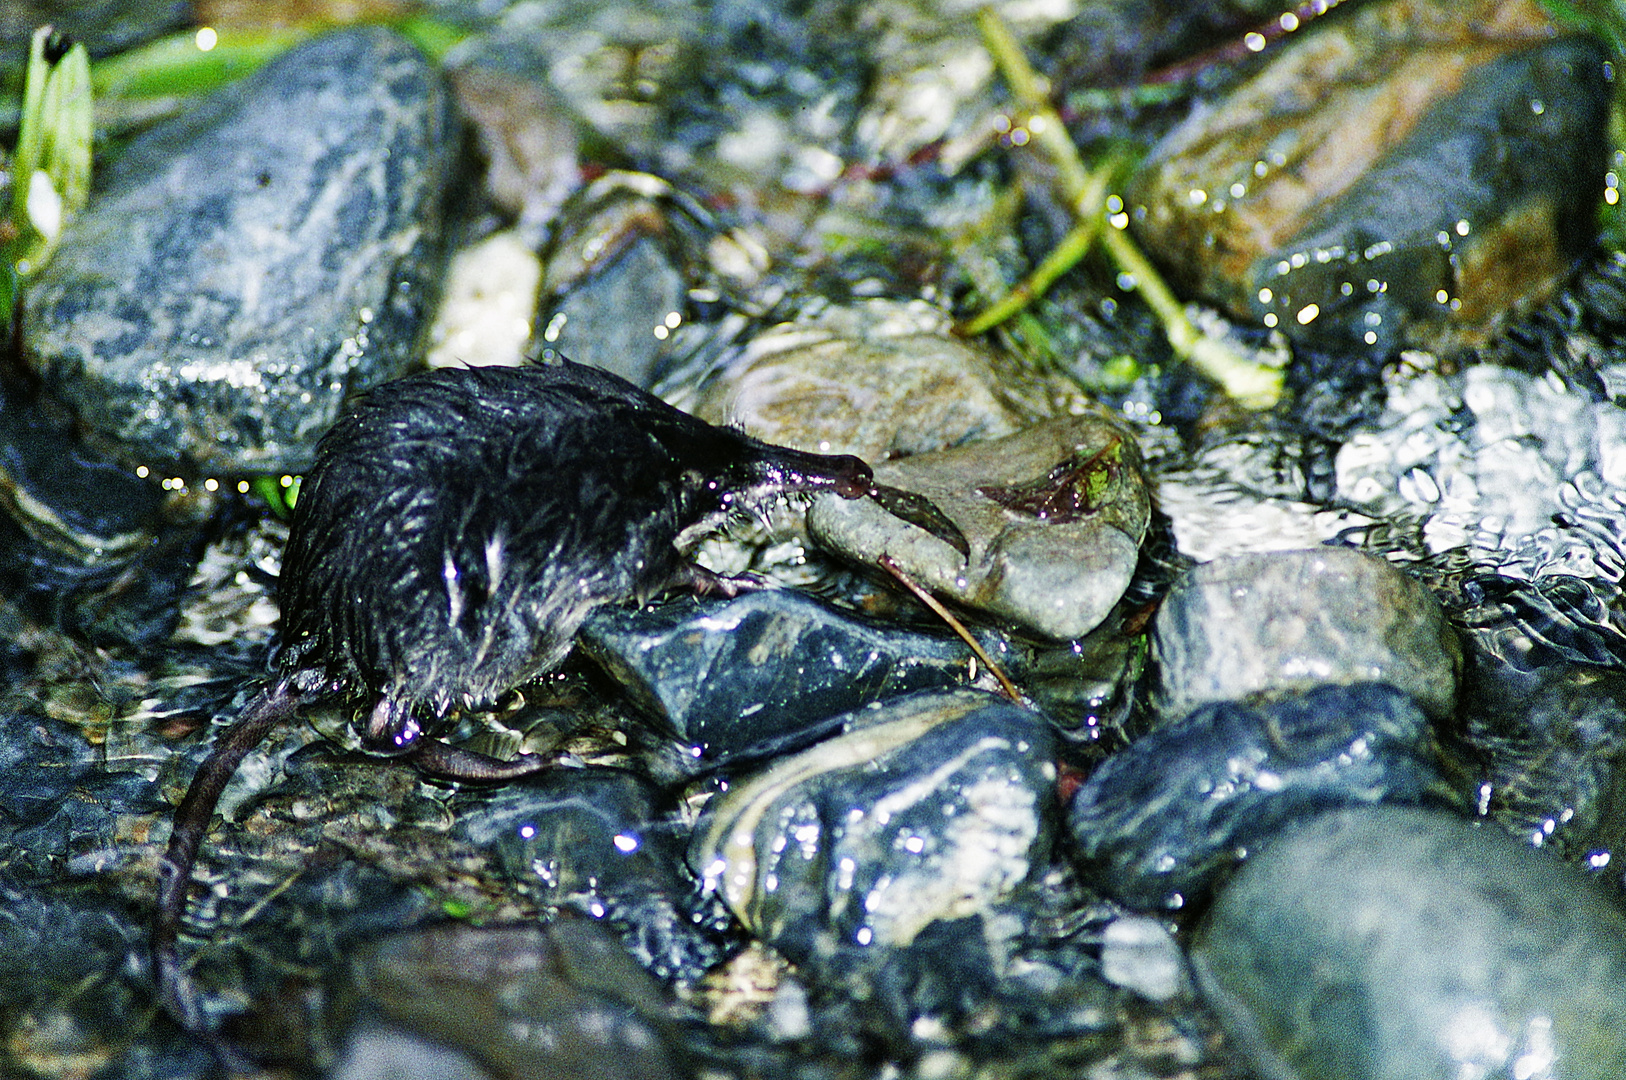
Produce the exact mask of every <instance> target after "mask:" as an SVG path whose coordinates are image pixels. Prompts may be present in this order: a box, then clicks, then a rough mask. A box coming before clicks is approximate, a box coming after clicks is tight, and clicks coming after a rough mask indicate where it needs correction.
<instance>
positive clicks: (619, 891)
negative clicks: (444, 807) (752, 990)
mask: <svg viewBox="0 0 1626 1080" xmlns="http://www.w3.org/2000/svg"><path fill="white" fill-rule="evenodd" d="M676 814H677V810H676V807H675V806H672V805H668V802H667V800H665V799H664V798H662V797H661V795H660V793H659V791H658V789H657V788H656V787H655V785H654V784H653V783H652V782H650V781H649V780H646V779H644V778H643V777H642V776H640V775H639V774H637V773H633V772H629V771H626V770H623V769H611V768H585V769H551V770H548V771H545V772H542V773H540V774H538V775H536V776H534V777H530V778H527V779H526V780H525V781H523V782H521V783H515V784H509V785H504V786H503V787H501V788H499V789H498V790H495V791H481V792H471V793H470V795H469V797H468V798H467V799H465V800H462V801H460V803H459V806H458V808H457V826H456V831H457V832H458V834H460V835H461V836H463V837H464V838H466V839H467V840H469V841H470V842H471V843H473V844H475V845H476V846H477V847H480V848H483V849H486V850H490V851H494V852H495V853H496V854H497V856H498V857H499V858H500V859H501V860H502V864H503V867H504V869H505V871H506V873H507V876H508V879H509V881H511V882H512V883H513V885H514V886H515V888H517V889H518V890H519V891H520V892H521V893H523V894H526V895H528V896H531V897H533V898H534V899H535V900H536V902H537V903H538V904H540V905H542V906H543V907H545V908H547V909H549V910H554V909H561V908H562V909H569V910H573V911H579V912H581V913H582V914H584V915H589V916H591V917H593V918H602V919H608V920H610V922H611V923H612V924H613V925H614V926H615V927H616V928H617V929H618V930H619V931H620V932H621V935H622V940H623V943H624V944H625V945H626V946H627V949H628V951H630V952H631V953H632V954H633V956H634V957H636V958H637V960H638V961H639V963H641V964H642V965H643V966H644V967H645V968H647V969H649V970H651V971H653V972H655V973H656V974H658V975H661V976H662V977H666V978H672V977H680V976H686V975H693V974H694V973H695V972H698V971H703V970H705V969H706V968H708V967H710V966H711V965H713V964H715V963H716V962H717V961H718V960H719V959H720V958H721V947H720V945H719V943H718V942H716V941H714V940H712V939H711V938H710V937H708V935H707V933H706V931H705V930H704V929H703V928H702V927H700V926H698V925H696V923H695V921H694V920H692V919H689V918H688V917H686V915H685V914H684V912H685V910H686V907H687V899H688V897H689V895H690V893H691V892H692V891H693V881H692V879H691V878H690V877H689V876H688V874H687V873H686V872H685V870H684V868H683V854H684V853H683V845H684V839H685V838H684V835H680V832H681V830H680V827H679V826H678V824H677V822H676V820H675V818H676Z"/></svg>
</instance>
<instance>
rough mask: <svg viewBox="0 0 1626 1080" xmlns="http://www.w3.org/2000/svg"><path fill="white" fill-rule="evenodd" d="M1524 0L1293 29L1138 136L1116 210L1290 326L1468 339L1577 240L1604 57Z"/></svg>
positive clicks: (1171, 259)
mask: <svg viewBox="0 0 1626 1080" xmlns="http://www.w3.org/2000/svg"><path fill="white" fill-rule="evenodd" d="M1555 34H1556V28H1555V26H1554V24H1553V23H1552V21H1551V20H1550V19H1549V18H1548V16H1547V15H1546V14H1545V13H1544V12H1542V11H1541V9H1540V8H1539V7H1538V6H1537V5H1536V4H1534V3H1532V2H1529V0H1475V2H1472V3H1463V4H1453V3H1439V2H1437V0H1388V2H1386V3H1379V4H1373V5H1364V6H1362V8H1361V9H1360V10H1359V11H1358V12H1356V13H1355V14H1354V15H1353V16H1352V17H1350V18H1346V19H1329V20H1326V22H1325V23H1322V22H1319V21H1318V22H1317V23H1316V25H1315V26H1314V27H1313V28H1312V29H1311V30H1310V31H1309V32H1308V33H1307V34H1305V35H1303V37H1302V39H1300V40H1295V41H1292V42H1290V43H1289V44H1288V45H1287V46H1286V47H1285V48H1284V49H1283V50H1282V51H1281V53H1280V54H1279V56H1278V57H1277V58H1276V59H1275V60H1273V61H1272V62H1271V63H1269V64H1268V65H1267V66H1266V67H1265V68H1264V69H1263V70H1262V71H1260V72H1259V73H1258V74H1257V75H1255V76H1254V77H1253V78H1251V79H1250V80H1248V81H1247V82H1245V83H1244V84H1242V85H1241V86H1240V87H1238V88H1236V89H1235V90H1233V91H1231V92H1230V93H1229V94H1228V95H1227V96H1226V97H1225V98H1224V99H1223V100H1222V101H1220V102H1219V103H1218V105H1217V106H1216V107H1215V108H1213V109H1210V110H1200V111H1197V112H1194V113H1193V114H1192V116H1191V118H1190V119H1189V120H1188V121H1186V122H1185V123H1184V124H1183V125H1181V126H1180V127H1179V128H1177V129H1176V130H1175V131H1174V132H1173V133H1171V134H1170V135H1169V136H1168V137H1167V138H1165V139H1164V141H1163V142H1162V143H1160V144H1159V146H1158V147H1157V148H1155V149H1154V150H1153V152H1152V155H1151V157H1150V159H1149V160H1148V163H1147V164H1146V166H1145V167H1144V168H1143V170H1142V172H1141V174H1140V176H1139V177H1138V178H1137V179H1136V180H1135V181H1134V182H1133V183H1132V185H1131V191H1130V193H1129V195H1128V196H1127V199H1128V201H1129V202H1130V203H1131V204H1134V205H1140V206H1144V213H1142V212H1139V211H1137V213H1136V215H1135V221H1136V224H1135V226H1134V228H1135V229H1136V231H1137V232H1138V233H1139V234H1140V236H1141V237H1142V239H1143V240H1144V241H1145V242H1146V244H1147V246H1148V248H1149V250H1150V251H1151V252H1152V253H1154V255H1155V256H1156V257H1157V258H1159V259H1160V260H1162V261H1163V262H1164V263H1165V264H1166V265H1168V266H1169V267H1170V269H1171V270H1172V271H1173V272H1175V273H1176V274H1177V275H1178V277H1179V278H1180V279H1182V280H1183V282H1184V283H1185V285H1186V286H1187V287H1188V288H1189V289H1191V290H1192V291H1193V292H1195V293H1196V294H1198V295H1200V296H1204V297H1206V298H1208V299H1210V300H1212V301H1215V302H1217V303H1220V304H1221V305H1223V306H1225V307H1226V308H1227V309H1228V310H1229V311H1230V312H1231V313H1232V314H1233V315H1236V316H1237V317H1240V318H1247V319H1251V320H1254V321H1262V322H1263V323H1264V324H1265V325H1266V326H1270V327H1275V328H1278V329H1280V330H1281V331H1282V332H1284V333H1286V334H1288V335H1290V336H1293V337H1298V338H1312V339H1316V340H1320V341H1326V342H1328V343H1331V344H1341V345H1343V346H1344V347H1347V346H1348V345H1351V344H1353V345H1356V346H1357V347H1359V346H1360V345H1363V344H1364V345H1367V346H1372V347H1375V348H1377V349H1379V350H1381V351H1383V352H1388V351H1390V350H1392V349H1394V348H1395V347H1396V346H1398V345H1400V344H1402V343H1408V342H1423V343H1429V344H1433V345H1436V346H1448V345H1452V344H1477V343H1482V342H1483V341H1484V340H1485V338H1486V336H1487V332H1488V330H1489V328H1490V327H1492V326H1493V325H1495V324H1498V323H1499V322H1501V321H1503V320H1505V318H1506V316H1507V314H1508V312H1509V311H1510V310H1513V309H1515V308H1519V307H1528V306H1531V305H1533V304H1534V303H1535V302H1537V301H1539V300H1541V299H1543V298H1545V297H1546V296H1547V295H1549V294H1550V293H1551V292H1552V291H1553V290H1554V289H1555V288H1556V287H1557V286H1558V284H1559V283H1560V281H1561V279H1562V278H1563V276H1564V275H1565V274H1566V273H1568V271H1569V270H1570V269H1571V267H1572V265H1573V263H1574V262H1575V260H1576V259H1577V258H1578V257H1579V256H1580V255H1581V253H1582V252H1583V251H1584V250H1585V249H1586V246H1587V245H1588V244H1590V243H1591V242H1592V238H1593V236H1594V229H1593V223H1592V217H1593V211H1594V208H1595V207H1596V206H1597V201H1598V199H1599V197H1600V196H1601V195H1602V193H1603V173H1604V167H1605V164H1606V163H1605V153H1606V147H1607V145H1608V140H1607V138H1606V137H1605V135H1604V131H1605V127H1606V123H1607V111H1608V100H1609V86H1608V74H1607V71H1606V61H1607V59H1608V56H1607V54H1606V52H1605V51H1604V49H1603V48H1602V46H1600V45H1599V44H1598V43H1596V42H1594V41H1593V40H1591V39H1589V38H1582V37H1565V38H1561V39H1558V40H1554V36H1555Z"/></svg>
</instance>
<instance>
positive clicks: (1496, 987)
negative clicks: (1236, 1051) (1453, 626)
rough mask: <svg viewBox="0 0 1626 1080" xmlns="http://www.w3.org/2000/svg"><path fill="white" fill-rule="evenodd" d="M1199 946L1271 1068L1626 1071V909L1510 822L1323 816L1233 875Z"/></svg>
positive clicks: (1415, 814)
mask: <svg viewBox="0 0 1626 1080" xmlns="http://www.w3.org/2000/svg"><path fill="white" fill-rule="evenodd" d="M1192 963H1193V966H1194V968H1195V971H1196V974H1197V978H1198V983H1199V986H1200V987H1201V989H1202V992H1203V995H1204V996H1205V997H1206V998H1207V999H1208V1001H1209V1003H1210V1004H1211V1005H1213V1006H1214V1008H1215V1009H1216V1010H1217V1011H1218V1012H1219V1014H1220V1017H1221V1018H1222V1020H1223V1021H1224V1023H1225V1026H1226V1027H1227V1028H1228V1029H1229V1030H1230V1032H1231V1034H1232V1035H1233V1037H1235V1038H1236V1040H1237V1041H1238V1042H1239V1043H1240V1044H1241V1045H1242V1046H1243V1048H1244V1049H1245V1050H1246V1051H1248V1053H1249V1054H1250V1055H1251V1056H1252V1058H1253V1059H1254V1062H1255V1064H1256V1066H1257V1067H1258V1068H1259V1070H1260V1073H1261V1075H1263V1076H1265V1077H1268V1078H1269V1080H1461V1078H1463V1077H1487V1078H1488V1077H1527V1078H1534V1077H1548V1078H1552V1080H1614V1078H1616V1077H1619V1076H1621V1075H1626V917H1623V916H1622V914H1621V912H1620V911H1619V910H1618V909H1617V908H1616V907H1614V906H1613V905H1611V904H1609V903H1608V902H1606V901H1605V900H1604V899H1603V898H1602V896H1600V895H1599V894H1597V893H1595V892H1594V891H1593V890H1592V887H1591V883H1589V882H1588V881H1586V880H1585V879H1584V878H1583V877H1582V876H1581V875H1580V874H1579V873H1577V872H1576V871H1574V870H1573V869H1571V868H1570V867H1567V866H1565V865H1564V864H1563V863H1561V862H1559V861H1558V860H1557V859H1555V858H1552V857H1550V856H1548V855H1547V854H1546V853H1545V852H1539V851H1534V850H1531V849H1530V848H1528V847H1526V846H1524V845H1522V844H1520V843H1519V842H1518V841H1516V840H1514V839H1512V838H1511V837H1509V836H1508V835H1507V834H1505V833H1503V832H1502V831H1501V830H1500V829H1499V828H1497V827H1496V826H1494V825H1489V824H1477V825H1476V824H1471V823H1469V822H1467V821H1463V820H1461V819H1459V818H1456V817H1453V816H1451V815H1449V814H1443V813H1436V812H1430V811H1423V810H1416V809H1404V808H1400V807H1384V808H1381V809H1374V810H1346V811H1342V812H1339V813H1335V814H1330V815H1327V816H1325V817H1322V818H1318V819H1317V820H1316V821H1314V822H1313V823H1311V824H1309V825H1307V826H1305V827H1303V828H1302V829H1300V830H1298V831H1296V832H1294V833H1292V834H1291V835H1287V836H1283V837H1281V838H1280V839H1278V840H1276V841H1274V842H1272V843H1271V844H1270V845H1269V846H1267V847H1265V848H1264V849H1263V850H1261V851H1260V852H1259V853H1258V854H1257V855H1255V856H1254V858H1253V859H1252V860H1251V861H1250V862H1249V863H1248V864H1247V865H1246V866H1244V867H1243V868H1242V870H1241V871H1239V872H1238V874H1237V876H1236V877H1235V878H1234V879H1233V880H1232V881H1231V882H1230V884H1229V885H1227V886H1226V887H1225V888H1224V889H1223V890H1222V891H1221V893H1220V895H1219V898H1218V900H1217V901H1216V902H1215V904H1214V906H1213V908H1212V909H1211V910H1210V912H1209V914H1208V916H1207V918H1206V919H1205V920H1204V922H1203V924H1202V926H1201V927H1200V929H1199V930H1198V933H1197V936H1196V940H1195V943H1194V946H1193V950H1192Z"/></svg>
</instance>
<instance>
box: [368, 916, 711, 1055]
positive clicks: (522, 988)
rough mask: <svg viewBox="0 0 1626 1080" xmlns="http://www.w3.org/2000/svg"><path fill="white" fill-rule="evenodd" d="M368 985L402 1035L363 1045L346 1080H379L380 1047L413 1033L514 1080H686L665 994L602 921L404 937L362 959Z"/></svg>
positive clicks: (455, 929) (371, 998)
mask: <svg viewBox="0 0 1626 1080" xmlns="http://www.w3.org/2000/svg"><path fill="white" fill-rule="evenodd" d="M356 973H357V979H356V981H357V984H358V989H359V991H360V995H361V1000H362V1001H363V1002H364V1003H366V1004H367V1005H369V1006H371V1007H372V1008H373V1009H375V1010H376V1011H377V1012H378V1013H379V1014H381V1015H382V1016H383V1017H385V1018H386V1019H387V1021H389V1022H390V1024H388V1025H381V1026H383V1028H384V1030H383V1032H363V1033H361V1034H362V1037H361V1038H358V1039H356V1040H355V1041H353V1042H352V1044H351V1049H350V1053H349V1062H348V1063H347V1065H345V1066H343V1067H341V1069H340V1070H339V1074H338V1075H339V1076H341V1077H358V1078H359V1077H361V1076H365V1075H368V1074H367V1073H365V1072H363V1071H362V1070H363V1068H364V1067H365V1062H366V1061H367V1059H368V1057H369V1056H370V1055H371V1054H376V1053H378V1051H377V1050H375V1049H372V1048H371V1046H370V1042H371V1041H372V1040H373V1039H377V1038H379V1036H380V1035H382V1036H383V1037H384V1038H386V1039H398V1038H400V1037H401V1035H402V1033H403V1031H404V1032H405V1033H408V1037H411V1035H417V1036H419V1037H424V1036H427V1037H428V1038H429V1039H432V1040H433V1041H434V1042H436V1043H439V1044H441V1045H442V1046H448V1045H449V1046H452V1047H456V1048H458V1049H459V1050H461V1051H462V1052H463V1053H464V1054H465V1055H467V1057H469V1058H473V1059H474V1060H476V1061H478V1062H481V1063H484V1064H486V1065H488V1066H489V1067H490V1068H491V1071H492V1075H496V1076H502V1077H520V1076H537V1077H541V1076H547V1077H557V1078H559V1080H596V1078H599V1077H604V1078H606V1080H610V1078H617V1080H619V1078H626V1080H645V1078H648V1080H669V1078H676V1077H680V1076H683V1075H684V1071H683V1070H682V1069H680V1068H679V1066H678V1065H677V1063H676V1061H675V1060H674V1057H673V1054H672V1051H671V1050H670V1049H668V1048H667V1047H666V1045H665V1044H664V1042H663V1038H662V1035H661V1033H660V1030H659V1024H660V1022H661V1020H662V1019H663V1017H664V1015H665V1012H666V1003H665V1000H664V998H663V996H662V994H661V990H660V988H659V986H658V985H657V984H656V983H655V982H654V980H652V979H651V978H650V977H649V975H648V973H647V972H645V971H644V970H642V969H641V968H639V967H638V966H637V965H636V964H634V963H633V962H632V960H631V959H630V958H628V956H627V955H626V953H624V952H622V951H621V949H620V946H619V945H618V944H617V943H616V941H615V939H614V937H613V936H612V935H610V934H607V933H605V932H604V930H603V928H602V927H600V926H598V925H596V924H594V923H593V922H592V921H591V920H585V919H566V920H561V921H559V922H556V923H554V924H552V925H551V926H549V927H546V928H543V927H534V926H533V927H523V926H511V927H490V928H481V927H474V926H462V925H456V924H451V925H446V926H440V927H433V928H428V929H425V930H420V931H416V932H413V933H406V934H399V935H396V936H394V937H391V938H386V939H384V940H383V941H381V942H379V943H378V944H377V945H376V946H374V947H372V948H370V949H368V950H367V951H366V954H365V955H364V956H362V957H360V958H358V961H357V963H356ZM391 1026H395V1029H394V1030H391ZM375 1075H376V1074H375Z"/></svg>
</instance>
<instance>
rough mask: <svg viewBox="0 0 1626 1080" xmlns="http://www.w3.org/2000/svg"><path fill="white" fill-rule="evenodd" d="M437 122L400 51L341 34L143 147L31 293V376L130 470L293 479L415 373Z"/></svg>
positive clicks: (402, 47) (436, 203) (134, 148)
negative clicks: (343, 411)
mask: <svg viewBox="0 0 1626 1080" xmlns="http://www.w3.org/2000/svg"><path fill="white" fill-rule="evenodd" d="M449 108H450V106H449V99H448V95H447V94H446V93H445V91H444V88H443V87H442V85H441V79H440V76H439V74H438V73H437V72H436V70H435V69H434V68H433V66H431V65H430V63H429V61H428V60H427V59H425V58H424V57H423V55H422V54H420V53H419V52H418V51H417V50H416V49H415V48H414V47H413V46H412V45H411V44H410V43H408V42H407V41H406V40H405V39H403V38H401V37H399V36H397V35H396V34H394V33H392V32H389V31H386V30H383V29H377V28H373V29H350V30H343V31H338V32H335V33H332V34H328V35H326V36H323V37H320V38H317V39H316V40H314V41H311V42H309V43H308V44H305V45H303V46H301V47H299V48H296V49H293V50H291V51H290V52H288V53H286V54H285V55H283V56H282V57H281V58H279V59H278V60H276V61H274V62H272V63H271V64H268V65H267V66H266V67H265V68H263V69H262V70H261V71H259V72H258V73H256V74H255V75H253V76H251V77H249V78H247V79H245V80H243V81H242V82H240V83H237V84H235V85H233V86H230V87H227V88H226V89H224V90H222V91H220V92H218V93H216V94H215V95H213V96H211V97H209V98H208V99H206V100H204V101H203V102H201V103H199V104H198V105H197V106H195V107H194V108H193V109H192V110H191V111H190V112H188V113H187V114H186V115H184V116H182V117H180V118H178V119H176V120H173V121H170V122H168V123H165V124H162V125H160V126H158V127H156V128H154V129H152V130H151V131H149V132H147V133H146V134H145V135H143V136H142V137H140V138H138V139H137V140H135V141H134V142H133V143H132V144H131V146H130V147H129V148H128V149H127V150H126V151H125V152H124V154H123V155H122V156H121V157H120V158H119V159H118V160H117V161H116V162H115V164H114V165H113V166H112V168H111V169H109V170H108V173H107V175H106V176H105V177H104V178H103V184H102V187H101V190H100V191H98V192H97V193H96V194H95V195H94V196H93V197H92V199H91V202H90V205H89V206H88V207H87V208H86V210H85V211H84V212H83V213H82V214H80V215H79V216H78V217H77V218H76V219H75V220H74V221H73V222H72V223H70V224H69V226H68V227H67V228H66V229H65V230H64V232H63V236H62V241H61V245H60V247H59V248H58V249H57V252H56V254H55V256H54V258H53V259H52V260H51V262H50V263H49V264H48V265H47V266H46V267H45V268H43V269H42V270H41V271H40V273H39V275H38V277H37V278H36V279H35V280H34V281H33V282H32V283H31V284H30V286H29V288H28V289H27V292H26V293H25V295H24V298H23V315H22V340H23V347H24V351H25V353H26V355H27V357H28V359H29V361H30V363H31V364H32V366H33V367H34V369H35V370H36V371H37V372H38V373H39V375H40V376H41V377H42V378H43V380H44V382H45V384H46V386H47V387H48V388H49V389H50V391H51V392H53V393H54V394H55V395H56V396H58V397H59V398H61V399H62V400H63V401H65V402H66V403H67V404H68V405H70V406H71V407H72V408H73V409H75V410H76V411H77V412H78V414H79V417H80V419H81V420H82V421H83V423H84V424H85V426H86V427H87V428H88V429H89V431H90V433H91V434H92V435H93V436H94V437H96V438H97V439H98V440H99V441H100V442H101V443H102V444H104V446H105V447H108V448H111V449H112V450H113V451H114V452H115V453H116V454H117V455H118V456H119V457H120V458H122V459H123V460H124V461H126V462H127V463H132V464H138V465H139V464H147V465H150V466H152V467H153V468H154V469H174V470H182V471H200V472H205V473H213V474H215V475H219V474H222V473H224V474H236V473H253V472H266V471H271V470H293V471H298V470H303V469H304V468H305V466H306V465H307V464H308V462H309V460H310V454H311V451H312V448H313V447H314V445H315V441H316V439H317V437H318V436H319V435H320V434H321V433H322V432H323V431H324V430H326V429H327V427H328V426H329V425H330V424H331V423H332V422H333V420H334V418H335V417H336V416H337V414H338V410H339V406H340V404H341V402H342V401H343V400H344V398H345V397H346V396H347V395H348V394H349V393H351V392H352V391H354V390H356V389H359V388H361V387H362V386H365V385H368V384H370V383H373V382H377V381H379V380H381V379H383V378H386V377H388V376H390V375H393V374H396V373H398V372H400V371H401V370H403V369H404V368H405V367H406V366H407V365H408V364H409V363H410V362H411V361H412V359H413V358H414V350H415V343H416V339H417V337H418V334H419V330H420V327H421V325H422V323H423V322H424V319H425V317H426V314H427V308H428V306H429V303H430V300H431V299H432V294H433V291H434V288H435V286H436V282H437V277H438V273H439V270H438V263H439V254H438V252H439V247H440V231H441V228H440V226H441V202H442V199H443V197H444V193H445V189H446V187H447V184H448V180H449V176H450V175H451V169H452V153H453V151H454V150H455V144H456V139H455V137H454V129H453V126H452V117H451V113H450V111H449Z"/></svg>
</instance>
